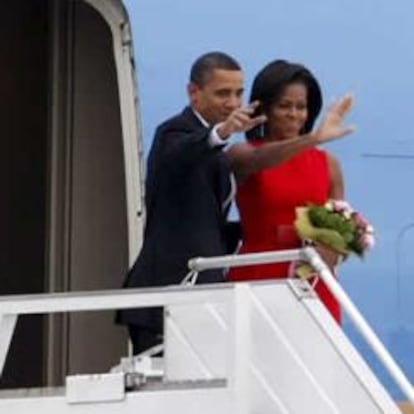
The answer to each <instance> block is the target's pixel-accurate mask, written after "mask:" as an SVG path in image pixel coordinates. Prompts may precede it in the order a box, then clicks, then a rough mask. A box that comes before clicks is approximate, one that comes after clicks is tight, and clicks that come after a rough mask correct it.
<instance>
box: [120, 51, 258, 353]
mask: <svg viewBox="0 0 414 414" xmlns="http://www.w3.org/2000/svg"><path fill="white" fill-rule="evenodd" d="M243 83H244V80H243V73H242V71H241V68H240V66H239V64H238V63H237V62H236V61H235V60H234V59H233V58H232V57H230V56H228V55H226V54H224V53H221V52H212V53H208V54H206V55H203V56H201V57H200V58H199V59H197V60H196V62H195V63H194V64H193V66H192V69H191V73H190V82H189V85H188V88H187V91H188V96H189V100H190V105H189V106H188V107H186V108H185V109H184V111H183V112H182V113H180V114H178V115H176V116H174V117H172V118H171V119H169V120H167V121H166V122H164V123H162V124H161V125H160V126H159V127H158V128H157V130H156V133H155V137H154V141H153V144H152V148H151V151H150V154H149V158H148V168H147V179H146V214H147V215H146V226H145V232H144V243H143V246H142V249H141V252H140V254H139V256H138V258H137V260H136V262H135V263H134V265H133V267H132V268H131V270H130V271H129V273H128V275H127V278H126V282H125V287H144V286H165V285H171V284H179V283H180V282H181V281H182V279H183V278H184V277H185V275H186V274H187V272H188V269H187V262H188V260H189V259H190V258H192V257H197V256H220V255H223V254H226V253H229V252H228V241H227V240H226V238H227V237H226V236H227V235H226V228H227V226H226V216H227V212H228V209H229V206H230V202H231V199H232V191H233V192H234V190H235V189H234V186H233V188H232V180H231V171H230V167H229V162H228V160H227V158H226V156H225V154H223V148H224V147H225V146H226V143H227V140H228V138H229V137H230V136H231V135H232V134H233V133H235V132H245V131H247V130H249V129H250V128H253V127H255V126H257V125H258V124H260V123H262V122H264V120H265V118H264V117H263V116H260V117H252V114H253V112H254V109H255V105H251V106H247V107H242V106H241V103H242V94H243V88H244V87H243ZM222 281H223V272H222V271H220V270H210V271H205V272H203V273H202V274H200V276H199V278H198V283H210V282H222ZM118 321H119V322H121V323H123V324H127V325H128V328H129V333H130V337H131V340H132V343H133V351H134V354H136V353H139V352H141V351H143V350H145V349H147V348H149V347H151V346H153V345H155V344H157V343H159V342H161V341H162V311H161V309H132V310H125V311H122V312H119V314H118Z"/></svg>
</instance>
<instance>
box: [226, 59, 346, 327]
mask: <svg viewBox="0 0 414 414" xmlns="http://www.w3.org/2000/svg"><path fill="white" fill-rule="evenodd" d="M250 100H251V102H252V103H253V106H256V105H258V106H257V108H256V112H257V113H260V114H264V115H266V117H267V121H266V123H265V124H264V125H261V126H260V127H258V128H256V129H253V130H251V131H249V133H248V135H247V142H245V143H241V144H236V145H234V146H232V147H231V148H230V149H229V151H228V155H229V157H230V160H231V163H232V166H233V170H234V171H235V173H236V178H237V181H238V191H237V197H236V201H237V206H238V209H239V213H240V218H241V224H242V233H243V240H242V247H241V251H240V253H253V252H263V251H270V250H279V249H280V250H281V249H292V248H298V247H300V246H301V241H300V240H299V238H298V236H297V235H296V232H295V230H294V228H293V222H294V219H295V209H296V207H298V206H305V205H307V204H308V203H315V204H322V203H325V202H326V201H327V200H328V199H330V198H332V199H343V197H344V186H343V179H342V173H341V168H340V165H339V163H338V161H337V160H336V158H335V157H334V156H333V155H331V154H329V153H328V152H327V151H324V150H321V149H319V148H317V145H319V144H321V143H324V142H327V141H330V140H332V139H335V138H339V137H342V136H344V135H346V134H347V133H349V132H351V131H352V128H349V127H348V128H346V127H343V126H342V121H343V118H344V116H345V115H346V113H347V112H348V111H349V109H350V108H351V106H352V99H351V98H350V97H345V98H343V99H341V100H339V101H338V102H337V103H336V104H334V105H333V106H332V108H331V109H330V110H329V111H328V112H327V113H326V115H325V117H324V119H323V121H322V123H321V125H320V127H319V128H317V129H316V131H315V132H312V128H313V124H314V122H315V119H316V118H317V116H318V114H319V112H320V109H321V106H322V96H321V91H320V88H319V85H318V82H317V81H316V79H315V77H314V76H313V75H312V74H311V72H310V71H309V70H308V69H306V68H305V67H304V66H302V65H299V64H293V63H290V62H286V61H280V60H278V61H274V62H272V63H270V64H268V65H267V66H266V67H265V68H264V69H262V70H261V71H260V72H259V74H258V75H257V76H256V78H255V80H254V83H253V87H252V92H251V99H250ZM289 266H290V264H289V263H275V264H265V265H257V266H247V267H240V268H234V269H231V271H230V273H229V278H230V280H232V281H242V280H243V281H244V280H258V279H271V278H286V277H287V276H288V273H289ZM316 291H317V292H318V294H319V296H320V298H321V300H322V302H323V303H325V305H326V306H327V308H328V309H329V310H330V312H331V313H332V315H333V316H334V318H335V319H336V320H337V321H338V322H339V323H340V320H341V316H340V308H339V306H338V303H337V301H336V300H335V298H334V297H333V296H332V294H331V293H330V292H329V290H328V289H327V287H326V286H325V285H324V283H323V282H322V281H318V283H317V285H316Z"/></svg>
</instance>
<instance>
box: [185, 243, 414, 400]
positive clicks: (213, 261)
mask: <svg viewBox="0 0 414 414" xmlns="http://www.w3.org/2000/svg"><path fill="white" fill-rule="evenodd" d="M272 259H273V260H272ZM291 260H303V261H306V262H309V263H310V264H311V265H312V266H313V268H314V269H315V270H316V271H317V272H318V275H319V276H320V278H321V279H322V280H323V281H324V282H325V284H326V285H327V286H328V288H329V289H330V291H331V293H332V294H333V295H334V296H335V298H336V299H337V300H338V302H339V303H340V304H341V306H342V308H343V310H344V311H345V312H346V313H347V315H348V316H349V318H350V319H351V321H352V322H353V323H354V325H355V327H356V328H357V330H358V331H359V332H360V334H361V335H362V337H363V338H364V339H365V341H366V342H367V343H368V345H369V346H370V347H371V348H372V350H373V351H374V353H375V354H376V355H377V357H378V358H379V360H380V361H381V362H382V364H383V365H384V367H385V368H386V369H387V371H388V372H389V374H390V375H391V377H392V378H393V379H394V381H395V382H396V384H397V385H398V387H399V388H400V390H401V391H402V392H403V393H404V395H405V396H406V397H407V398H408V400H409V401H411V402H412V403H414V388H413V386H412V384H411V383H410V381H409V380H408V379H407V377H406V375H405V374H404V372H403V371H402V369H401V368H400V367H399V365H398V364H397V363H396V362H395V360H394V358H393V357H392V356H391V354H390V353H389V351H388V350H387V349H386V348H385V346H384V345H383V344H382V342H381V341H380V339H379V338H378V336H377V335H376V334H375V332H374V331H373V329H372V328H371V327H370V326H369V324H368V323H367V321H366V320H365V318H364V317H363V316H362V314H361V313H360V312H359V310H358V308H357V307H356V306H355V305H354V303H353V302H352V301H351V299H350V298H349V296H348V295H347V294H346V292H345V291H344V290H343V289H342V287H341V286H340V284H339V283H338V282H337V281H336V279H335V277H334V276H333V275H332V273H331V271H330V270H329V268H328V266H327V265H326V264H325V262H324V261H323V260H322V259H321V257H320V256H319V254H318V252H317V251H316V250H315V249H314V248H312V247H305V248H303V249H297V250H287V251H272V252H266V253H254V254H240V255H233V256H221V257H208V258H201V257H199V258H195V259H191V260H190V261H189V264H188V266H189V268H190V269H191V270H192V271H194V272H199V271H202V270H206V269H214V268H222V267H232V266H248V265H254V264H263V263H270V262H272V261H273V262H280V261H291Z"/></svg>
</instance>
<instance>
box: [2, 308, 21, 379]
mask: <svg viewBox="0 0 414 414" xmlns="http://www.w3.org/2000/svg"><path fill="white" fill-rule="evenodd" d="M16 322H17V315H4V314H0V377H1V376H2V374H3V369H4V364H5V363H6V358H7V352H8V351H9V347H10V342H11V340H12V337H13V332H14V327H15V326H16Z"/></svg>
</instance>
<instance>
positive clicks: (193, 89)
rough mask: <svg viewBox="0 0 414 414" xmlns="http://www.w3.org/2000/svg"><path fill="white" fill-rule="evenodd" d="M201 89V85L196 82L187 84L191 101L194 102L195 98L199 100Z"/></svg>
mask: <svg viewBox="0 0 414 414" xmlns="http://www.w3.org/2000/svg"><path fill="white" fill-rule="evenodd" d="M199 90H200V88H199V86H198V85H196V84H195V83H194V82H190V83H189V84H188V85H187V93H188V97H189V98H190V101H191V103H192V104H193V103H194V101H195V100H197V93H198V91H199Z"/></svg>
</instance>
